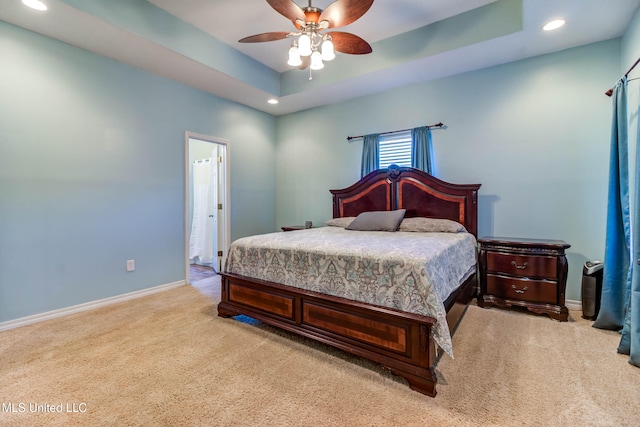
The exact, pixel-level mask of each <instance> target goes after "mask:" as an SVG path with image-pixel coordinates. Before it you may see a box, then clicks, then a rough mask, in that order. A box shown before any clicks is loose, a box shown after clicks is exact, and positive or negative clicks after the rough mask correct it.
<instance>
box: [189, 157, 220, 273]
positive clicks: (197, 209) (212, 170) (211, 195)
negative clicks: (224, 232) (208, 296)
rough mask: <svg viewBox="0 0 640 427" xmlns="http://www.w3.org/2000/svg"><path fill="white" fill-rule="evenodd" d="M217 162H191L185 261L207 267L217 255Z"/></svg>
mask: <svg viewBox="0 0 640 427" xmlns="http://www.w3.org/2000/svg"><path fill="white" fill-rule="evenodd" d="M217 175H218V163H217V162H215V161H213V160H212V159H204V160H196V161H195V162H194V163H193V220H192V223H191V236H190V238H189V259H191V260H193V262H195V263H197V264H207V265H211V266H212V267H213V268H214V269H217V267H218V266H217V265H216V264H215V263H214V262H213V260H214V258H216V257H217V253H218V238H217V234H218V210H217V206H216V205H217V203H218V184H217V183H218V177H217Z"/></svg>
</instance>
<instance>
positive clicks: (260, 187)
mask: <svg viewBox="0 0 640 427" xmlns="http://www.w3.org/2000/svg"><path fill="white" fill-rule="evenodd" d="M0 55H1V57H2V60H1V61H2V65H1V66H0V94H2V95H1V96H0V322H2V321H8V320H13V319H17V318H20V317H24V316H29V315H33V314H37V313H42V312H46V311H50V310H55V309H59V308H63V307H68V306H73V305H76V304H80V303H84V302H88V301H94V300H97V299H101V298H106V297H110V296H114V295H118V294H122V293H127V292H132V291H136V290H140V289H144V288H149V287H153V286H158V285H162V284H166V283H171V282H175V281H179V280H183V279H184V260H183V259H184V222H183V221H184V132H185V131H187V130H189V131H192V132H197V133H200V134H205V135H211V136H216V137H220V138H224V139H227V140H229V141H230V160H231V208H232V211H231V215H232V218H233V219H232V229H231V234H232V236H231V237H232V239H236V238H238V237H241V236H244V235H248V234H254V233H263V232H268V231H272V230H273V227H274V223H275V205H274V200H275V187H274V184H275V129H276V126H275V125H276V123H275V122H276V121H275V118H274V117H272V116H270V115H267V114H265V113H261V112H258V111H256V110H253V109H250V108H247V107H244V106H241V105H239V104H236V103H233V102H230V101H226V100H223V99H221V98H218V97H215V96H213V95H210V94H206V93H204V92H201V91H198V90H195V89H192V88H189V87H187V86H184V85H182V84H179V83H176V82H174V81H171V80H167V79H164V78H161V77H157V76H154V75H152V74H149V73H147V72H144V71H141V70H139V69H136V68H133V67H130V66H127V65H123V64H120V63H117V62H114V61H112V60H109V59H107V58H104V57H101V56H98V55H94V54H92V53H89V52H87V51H84V50H81V49H78V48H75V47H72V46H70V45H67V44H64V43H61V42H58V41H55V40H53V39H50V38H47V37H44V36H41V35H37V34H35V33H32V32H29V31H26V30H23V29H20V28H18V27H15V26H12V25H9V24H7V23H4V22H1V21H0ZM256 207H259V209H258V208H256ZM127 259H135V260H136V271H135V272H132V273H126V272H125V261H126V260H127Z"/></svg>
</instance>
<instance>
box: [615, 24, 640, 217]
mask: <svg viewBox="0 0 640 427" xmlns="http://www.w3.org/2000/svg"><path fill="white" fill-rule="evenodd" d="M638 58H640V11H638V12H636V14H635V16H634V18H633V20H632V21H631V23H630V24H629V27H627V31H626V32H625V34H624V36H623V37H622V60H621V66H620V76H622V75H623V74H624V73H626V72H627V71H628V70H629V68H631V66H632V65H633V64H634V63H635V62H636V61H637V60H638ZM638 77H640V64H639V65H637V66H636V68H634V69H633V70H632V71H631V73H629V76H628V78H629V79H630V80H629V85H628V90H627V96H628V99H627V101H628V108H629V163H630V170H629V176H630V177H634V176H635V173H636V172H635V171H636V168H637V167H639V166H640V165H638V162H637V160H636V151H637V146H638V125H639V121H638V112H639V108H638V105H640V80H636V79H637V78H638ZM636 185H638V183H637V182H635V181H634V180H633V178H632V179H631V185H630V188H629V191H630V194H631V197H632V204H631V207H632V208H633V206H634V205H633V202H634V201H633V198H634V196H635V191H636V190H635V189H636ZM632 221H633V219H632ZM632 227H635V228H636V229H637V225H633V226H632Z"/></svg>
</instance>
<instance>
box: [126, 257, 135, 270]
mask: <svg viewBox="0 0 640 427" xmlns="http://www.w3.org/2000/svg"><path fill="white" fill-rule="evenodd" d="M135 269H136V260H135V259H128V260H127V271H134V270H135Z"/></svg>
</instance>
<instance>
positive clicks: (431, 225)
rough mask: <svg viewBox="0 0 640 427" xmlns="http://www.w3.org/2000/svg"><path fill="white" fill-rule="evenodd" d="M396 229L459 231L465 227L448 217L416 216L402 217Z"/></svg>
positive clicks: (464, 229) (463, 230) (464, 230)
mask: <svg viewBox="0 0 640 427" xmlns="http://www.w3.org/2000/svg"><path fill="white" fill-rule="evenodd" d="M398 231H418V232H423V233H424V232H441V233H461V232H466V231H467V229H466V228H464V226H463V225H462V224H460V223H458V222H455V221H452V220H450V219H442V218H422V217H416V218H405V219H403V220H402V222H401V223H400V227H399V228H398Z"/></svg>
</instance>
